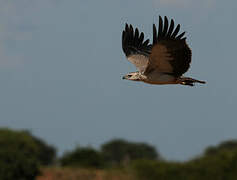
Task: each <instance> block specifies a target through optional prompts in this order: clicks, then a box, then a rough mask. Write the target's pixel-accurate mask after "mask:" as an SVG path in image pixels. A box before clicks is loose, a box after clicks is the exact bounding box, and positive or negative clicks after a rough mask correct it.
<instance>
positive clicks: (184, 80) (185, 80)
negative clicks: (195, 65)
mask: <svg viewBox="0 0 237 180" xmlns="http://www.w3.org/2000/svg"><path fill="white" fill-rule="evenodd" d="M178 81H179V84H182V85H188V86H194V83H201V84H205V83H206V82H205V81H200V80H197V79H193V78H190V77H180V78H179V80H178Z"/></svg>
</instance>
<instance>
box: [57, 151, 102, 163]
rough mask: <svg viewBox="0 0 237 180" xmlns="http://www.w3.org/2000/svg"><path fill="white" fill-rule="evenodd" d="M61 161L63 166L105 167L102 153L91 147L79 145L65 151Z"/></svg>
mask: <svg viewBox="0 0 237 180" xmlns="http://www.w3.org/2000/svg"><path fill="white" fill-rule="evenodd" d="M60 162H61V165H62V166H76V167H92V168H101V167H103V158H102V156H101V154H100V153H99V152H97V151H96V150H94V149H93V148H90V147H77V148H76V149H75V150H73V151H71V152H67V153H65V154H64V155H63V156H62V158H61V159H60Z"/></svg>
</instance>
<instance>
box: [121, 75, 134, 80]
mask: <svg viewBox="0 0 237 180" xmlns="http://www.w3.org/2000/svg"><path fill="white" fill-rule="evenodd" d="M131 76H132V75H129V74H126V75H125V76H123V78H122V79H129V78H130V77H131Z"/></svg>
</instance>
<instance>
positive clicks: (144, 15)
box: [0, 0, 237, 160]
mask: <svg viewBox="0 0 237 180" xmlns="http://www.w3.org/2000/svg"><path fill="white" fill-rule="evenodd" d="M236 7H237V1H235V0H228V1H221V0H199V1H197V0H146V1H144V0H116V1H114V0H100V1H95V0H94V1H92V0H40V1H39V0H21V1H18V0H12V1H9V0H0V84H1V88H0V126H2V127H10V128H14V129H29V130H31V131H32V133H33V134H34V135H37V136H39V137H41V138H43V139H44V140H46V141H47V142H48V143H50V144H53V145H55V146H56V147H57V148H58V150H59V153H60V154H61V153H62V152H64V151H65V150H70V149H73V148H74V147H75V146H76V145H78V144H80V145H83V146H84V145H91V146H93V147H96V148H97V147H99V146H100V145H101V144H102V143H104V142H106V141H109V140H111V139H112V138H125V139H127V140H131V141H141V142H148V143H150V144H153V145H155V146H156V148H157V149H158V150H159V152H160V153H161V155H162V156H163V157H165V158H167V159H172V160H187V159H189V158H192V157H194V156H196V155H199V154H200V153H202V151H203V150H204V148H206V147H207V146H209V145H215V144H218V143H220V142H221V141H223V140H227V139H233V138H235V139H237V130H236V128H237V118H236V113H237V95H236V92H237V85H236V82H237V81H236V77H237V75H236V74H237V73H236V67H237V59H236V52H237V46H236V42H237V37H236V32H237V22H236V18H237V12H236ZM158 15H161V16H165V15H166V16H167V17H168V18H169V19H170V18H174V20H175V23H176V24H177V23H180V24H181V30H182V31H186V32H187V35H186V36H187V42H188V44H189V45H190V47H191V48H192V52H193V59H192V65H191V69H190V70H189V72H188V73H187V74H186V75H190V76H191V77H194V78H197V79H200V80H206V81H207V82H208V83H207V84H206V85H197V86H195V87H185V86H179V85H166V86H154V85H153V86H152V85H146V84H143V83H139V82H131V81H125V80H122V79H121V77H122V75H124V74H126V73H127V72H131V71H134V70H135V68H134V67H133V65H132V64H129V62H128V61H126V58H125V56H124V54H123V52H122V48H121V33H122V30H123V28H124V25H125V23H126V22H127V23H131V24H133V25H134V26H136V27H138V28H139V30H140V31H143V32H145V34H146V37H147V38H150V39H151V37H152V36H151V35H152V23H158Z"/></svg>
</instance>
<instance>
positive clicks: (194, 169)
mask: <svg viewBox="0 0 237 180" xmlns="http://www.w3.org/2000/svg"><path fill="white" fill-rule="evenodd" d="M133 169H134V170H135V171H136V174H137V176H138V177H139V179H141V180H146V179H149V180H157V179H159V180H166V179H168V180H200V179H202V180H210V179H215V180H236V179H237V150H233V149H232V150H229V149H228V150H227V149H223V150H221V151H218V152H216V153H215V154H211V155H207V154H204V155H203V156H201V157H199V158H196V159H193V160H190V161H188V162H183V163H178V162H166V161H148V160H142V161H135V162H134V163H133Z"/></svg>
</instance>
